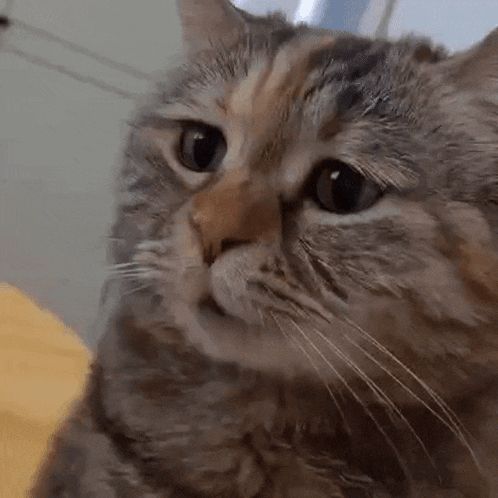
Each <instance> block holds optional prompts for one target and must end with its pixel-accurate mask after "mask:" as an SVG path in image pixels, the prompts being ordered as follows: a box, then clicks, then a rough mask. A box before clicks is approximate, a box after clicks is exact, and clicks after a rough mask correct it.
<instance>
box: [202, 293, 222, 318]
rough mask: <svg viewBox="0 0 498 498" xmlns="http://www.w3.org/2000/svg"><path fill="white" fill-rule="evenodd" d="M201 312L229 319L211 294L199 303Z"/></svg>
mask: <svg viewBox="0 0 498 498" xmlns="http://www.w3.org/2000/svg"><path fill="white" fill-rule="evenodd" d="M199 311H200V312H201V313H203V312H205V313H209V314H213V315H217V316H219V317H227V313H226V312H225V310H224V309H223V308H222V307H221V306H220V305H219V304H218V302H217V301H216V299H214V297H213V296H212V295H211V294H209V295H208V296H206V297H204V298H203V299H202V300H201V301H200V302H199Z"/></svg>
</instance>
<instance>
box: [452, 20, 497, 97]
mask: <svg viewBox="0 0 498 498" xmlns="http://www.w3.org/2000/svg"><path fill="white" fill-rule="evenodd" d="M452 59H453V61H452V71H451V74H452V76H453V78H454V80H455V82H456V83H457V84H458V85H460V86H462V87H465V88H469V89H472V88H475V89H482V90H485V91H496V92H498V28H496V29H494V30H493V31H492V32H491V33H490V34H489V35H488V36H486V38H484V40H482V41H481V42H480V43H478V44H477V45H475V46H474V47H472V48H470V49H469V50H467V51H466V52H463V53H461V54H456V55H455V56H454V57H452Z"/></svg>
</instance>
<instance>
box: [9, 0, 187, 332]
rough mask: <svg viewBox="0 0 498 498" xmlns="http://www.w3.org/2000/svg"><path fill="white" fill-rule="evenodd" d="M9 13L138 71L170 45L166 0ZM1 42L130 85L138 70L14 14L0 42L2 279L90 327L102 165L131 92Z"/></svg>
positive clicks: (52, 2) (105, 216)
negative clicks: (117, 66)
mask: <svg viewBox="0 0 498 498" xmlns="http://www.w3.org/2000/svg"><path fill="white" fill-rule="evenodd" d="M12 14H13V16H14V17H16V18H19V19H21V20H23V21H26V22H29V23H31V24H33V25H35V26H37V27H40V28H44V29H47V30H49V31H50V32H52V33H55V34H57V35H59V36H62V37H64V38H67V39H68V40H71V41H73V42H76V43H79V44H81V45H83V46H84V47H87V48H88V49H91V50H94V51H96V52H98V53H100V54H104V55H106V56H108V57H111V58H112V59H115V60H116V61H120V62H124V63H127V64H130V65H133V66H135V67H136V68H138V69H140V70H141V71H144V72H151V71H154V70H157V69H158V68H162V67H164V65H165V63H166V61H167V60H168V58H169V57H170V56H171V55H172V54H175V53H176V52H177V50H178V47H179V26H178V22H177V19H176V11H175V5H174V2H173V1H171V0H147V1H145V2H138V1H136V0H105V1H102V0H85V1H81V0H17V1H16V3H15V5H14V9H13V12H12ZM9 46H12V47H15V48H16V49H22V50H23V51H24V52H26V53H29V54H30V56H38V57H43V58H44V59H47V60H48V61H50V62H51V63H53V64H58V65H63V66H65V67H66V68H68V69H70V70H71V71H76V72H78V73H81V74H83V75H89V76H91V77H95V78H98V79H100V80H102V81H104V82H106V83H107V84H110V85H114V86H116V87H119V88H121V89H123V90H126V91H128V92H132V93H137V92H143V91H144V90H145V89H146V88H147V87H148V85H149V83H148V82H146V81H144V80H141V79H138V78H135V77H132V76H129V75H126V74H123V73H121V72H119V71H116V70H113V69H109V68H107V67H106V66H105V65H102V64H99V63H97V62H95V61H94V60H92V59H91V58H89V57H85V56H82V55H78V54H75V53H74V52H72V51H70V50H67V49H64V48H62V47H61V46H60V45H59V44H58V43H54V42H49V41H46V40H43V39H42V38H40V37H38V36H33V35H32V34H29V33H27V32H25V31H24V30H22V29H19V28H17V27H16V26H15V25H14V27H13V28H12V30H11V31H9V33H8V34H7V36H6V37H4V39H3V46H2V48H1V49H0V282H2V281H7V282H10V283H12V284H14V285H17V286H19V287H20V288H21V289H23V290H24V291H26V292H28V293H29V294H30V295H32V296H33V297H34V298H35V299H37V300H38V301H39V302H41V303H42V304H43V305H44V306H47V307H48V308H50V309H52V310H53V311H55V312H56V313H57V314H59V315H60V316H61V317H62V318H63V319H64V320H65V321H66V322H67V323H68V324H69V325H71V326H74V327H75V328H76V329H77V330H78V331H80V332H82V333H85V334H87V336H88V337H89V335H88V334H90V332H89V329H90V328H91V323H92V320H93V317H94V315H95V310H96V304H97V301H98V295H99V289H100V286H101V282H102V280H103V275H104V271H105V269H104V264H105V251H104V248H105V234H106V232H107V228H108V225H109V222H110V219H111V217H112V197H111V186H112V176H113V172H112V166H113V165H114V164H115V163H116V160H117V158H118V156H119V150H120V145H121V140H122V136H123V131H124V121H125V120H126V118H127V116H128V115H129V113H130V110H131V109H132V108H133V101H131V100H128V99H125V98H122V97H120V96H116V95H114V94H112V93H108V92H105V91H102V90H100V89H98V88H95V87H94V86H92V85H91V84H87V83H81V82H79V81H75V80H74V79H72V78H70V77H68V76H65V75H62V74H59V73H58V72H56V71H54V70H50V69H45V68H41V67H39V66H37V65H35V64H33V63H31V62H27V61H25V60H23V59H21V58H19V57H18V56H16V55H13V54H12V53H9Z"/></svg>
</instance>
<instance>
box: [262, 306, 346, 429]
mask: <svg viewBox="0 0 498 498" xmlns="http://www.w3.org/2000/svg"><path fill="white" fill-rule="evenodd" d="M270 316H271V317H272V319H273V321H274V322H275V325H276V326H277V328H278V330H279V331H280V332H281V334H282V335H283V336H284V337H285V338H286V339H287V341H288V342H291V343H292V344H294V345H295V346H296V347H297V348H298V349H299V350H300V351H301V352H302V353H303V354H304V356H305V357H306V359H307V360H308V362H309V363H310V365H311V367H312V368H313V370H315V372H316V374H317V376H318V378H319V379H320V381H321V382H322V384H323V385H324V387H325V389H326V390H327V392H328V394H329V396H330V398H331V399H332V401H333V403H334V405H335V406H336V408H337V411H338V412H339V415H340V417H341V419H342V421H343V424H344V425H345V427H346V429H347V430H349V431H350V429H349V427H348V423H347V420H346V417H345V415H344V410H343V409H342V407H341V405H340V403H339V401H338V399H337V397H336V395H335V394H334V392H333V391H332V389H331V388H330V385H329V383H328V382H327V381H326V380H325V378H324V376H323V375H322V373H321V371H320V368H319V367H318V365H317V364H316V362H315V360H314V359H313V357H312V356H311V355H310V354H309V353H308V351H306V349H304V347H303V346H302V345H301V343H299V341H297V340H296V338H295V337H294V336H292V335H291V334H289V333H288V332H286V331H285V329H284V328H283V327H282V326H281V324H280V322H279V320H278V317H277V316H276V315H275V314H274V313H273V312H270Z"/></svg>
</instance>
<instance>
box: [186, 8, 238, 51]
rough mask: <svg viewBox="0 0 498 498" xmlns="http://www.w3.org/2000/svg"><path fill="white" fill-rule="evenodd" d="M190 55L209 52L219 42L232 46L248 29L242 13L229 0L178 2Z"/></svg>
mask: <svg viewBox="0 0 498 498" xmlns="http://www.w3.org/2000/svg"><path fill="white" fill-rule="evenodd" d="M176 2H177V6H178V13H179V14H180V21H181V24H182V29H183V42H184V44H185V46H186V48H187V51H188V52H189V53H191V54H192V53H193V54H195V53H197V52H200V51H202V50H206V49H209V48H210V47H212V46H213V44H214V45H215V44H216V43H220V42H221V43H225V44H229V43H230V41H231V40H233V39H236V38H237V37H238V36H240V33H242V32H244V31H245V30H246V23H245V21H244V19H243V17H242V15H241V14H240V12H239V11H238V10H237V9H236V8H235V7H234V6H233V5H232V3H231V2H230V1H229V0H176Z"/></svg>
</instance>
